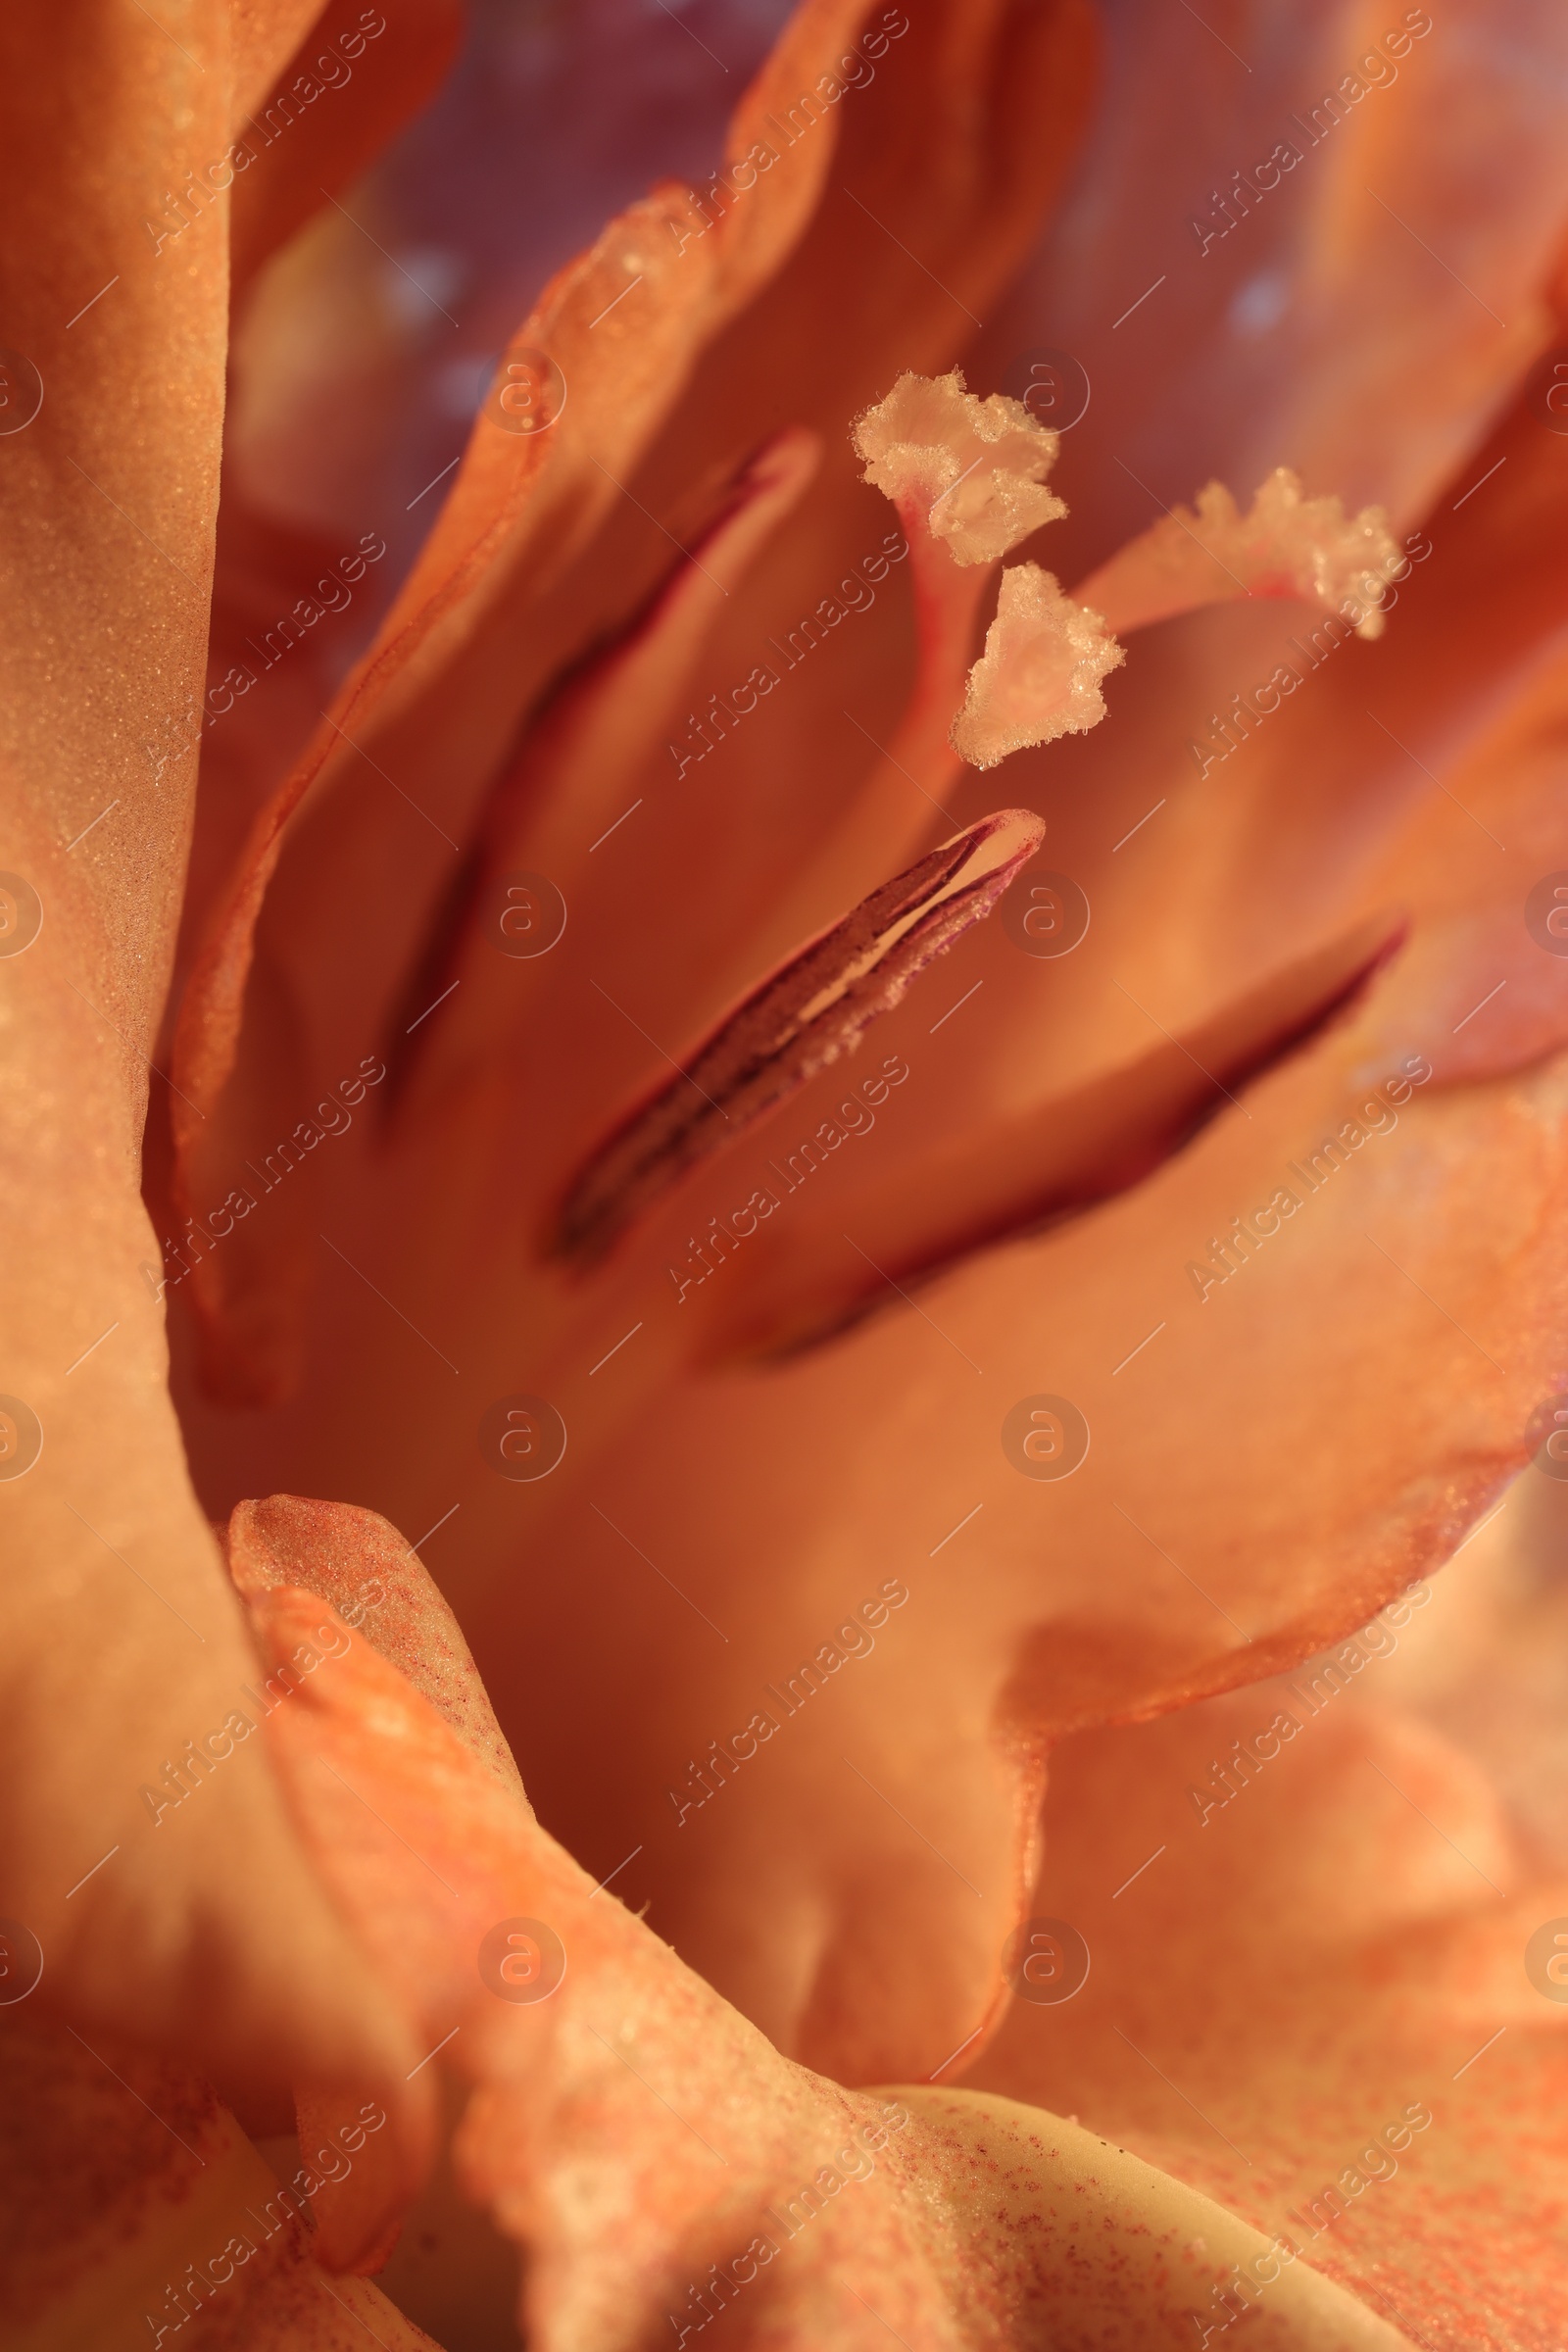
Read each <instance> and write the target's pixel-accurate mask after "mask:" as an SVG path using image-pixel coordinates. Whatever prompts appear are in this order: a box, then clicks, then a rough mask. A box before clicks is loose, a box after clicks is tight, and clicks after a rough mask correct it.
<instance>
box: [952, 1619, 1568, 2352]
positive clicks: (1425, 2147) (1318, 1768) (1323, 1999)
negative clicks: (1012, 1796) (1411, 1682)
mask: <svg viewBox="0 0 1568 2352" xmlns="http://www.w3.org/2000/svg"><path fill="white" fill-rule="evenodd" d="M1441 1599H1442V1594H1441V1592H1440V1593H1439V1595H1438V1596H1437V1599H1436V1600H1434V1599H1433V1598H1432V1597H1431V1596H1430V1595H1429V1593H1428V1592H1427V1590H1426V1588H1424V1587H1418V1588H1416V1590H1415V1592H1414V1593H1413V1594H1412V1596H1411V1599H1410V1601H1409V1602H1407V1603H1405V1604H1402V1605H1401V1606H1400V1607H1398V1608H1396V1609H1394V1610H1391V1611H1388V1612H1385V1613H1384V1615H1383V1616H1382V1617H1381V1618H1379V1619H1378V1620H1375V1621H1374V1622H1373V1624H1372V1625H1371V1626H1370V1628H1368V1629H1367V1630H1366V1631H1365V1632H1363V1633H1362V1634H1360V1635H1359V1636H1357V1637H1355V1638H1354V1639H1353V1640H1352V1641H1350V1642H1347V1643H1345V1644H1342V1645H1340V1646H1339V1647H1338V1648H1336V1649H1335V1650H1332V1651H1331V1652H1330V1653H1329V1654H1328V1655H1327V1657H1326V1658H1323V1659H1319V1660H1314V1661H1313V1662H1312V1663H1311V1664H1310V1665H1309V1666H1307V1667H1304V1668H1302V1669H1300V1670H1299V1671H1298V1672H1297V1673H1295V1674H1294V1675H1292V1676H1290V1677H1289V1678H1288V1679H1286V1680H1284V1681H1281V1682H1276V1683H1264V1684H1261V1685H1260V1686H1258V1687H1257V1688H1256V1689H1255V1690H1251V1691H1244V1692H1238V1693H1237V1694H1235V1695H1234V1696H1232V1697H1229V1698H1226V1699H1223V1700H1215V1701H1212V1702H1210V1703H1209V1704H1208V1705H1206V1706H1201V1707H1198V1708H1194V1709H1191V1710H1189V1711H1187V1712H1185V1713H1183V1714H1180V1715H1176V1716H1172V1717H1169V1718H1167V1719H1165V1720H1164V1721H1162V1722H1160V1723H1157V1724H1153V1725H1149V1726H1145V1727H1143V1728H1141V1729H1134V1730H1125V1731H1119V1732H1109V1733H1100V1734H1096V1735H1093V1736H1091V1737H1089V1738H1087V1739H1085V1740H1075V1741H1069V1742H1068V1743H1067V1745H1066V1746H1064V1747H1063V1748H1061V1749H1060V1750H1058V1752H1057V1756H1056V1759H1055V1762H1054V1768H1053V1792H1052V1800H1051V1803H1050V1805H1049V1807H1048V1811H1047V1860H1046V1865H1045V1871H1044V1875H1043V1877H1042V1880H1041V1882H1040V1885H1039V1887H1037V1889H1036V1892H1035V1895H1034V1896H1033V1898H1032V1907H1033V1908H1034V1909H1036V1910H1037V1911H1039V1912H1040V1913H1042V1914H1052V1915H1054V1916H1057V1917H1059V1918H1062V1919H1066V1920H1068V1921H1069V1922H1070V1923H1071V1925H1072V1927H1073V1928H1074V1930H1075V1931H1076V1932H1077V1933H1078V1934H1079V1935H1081V1936H1084V1937H1085V1938H1086V1939H1087V1941H1088V1943H1089V1946H1090V1948H1091V1950H1092V1953H1093V1962H1092V1966H1091V1969H1090V1974H1089V1978H1088V1981H1087V1983H1086V1984H1085V1985H1084V1987H1083V1989H1082V1991H1081V1992H1080V1993H1078V1994H1077V1995H1075V1996H1074V1998H1073V1999H1072V2000H1071V2001H1070V2002H1069V2003H1066V2004H1063V2005H1061V2006H1059V2007H1053V2006H1051V2005H1049V2004H1040V2003H1031V2002H1027V2001H1020V2002H1019V2003H1018V2004H1017V2007H1016V2009H1015V2010H1014V2012H1013V2014H1012V2016H1011V2017H1010V2019H1009V2021H1008V2023H1007V2026H1006V2027H1005V2030H1004V2033H1003V2034H1002V2035H1001V2037H1000V2039H999V2041H998V2043H997V2045H996V2046H995V2048H994V2049H993V2051H992V2052H991V2053H990V2054H989V2055H988V2057H987V2058H986V2060H985V2061H984V2062H983V2064H982V2066H981V2067H980V2069H979V2070H978V2079H979V2080H980V2081H982V2082H985V2083H987V2084H988V2085H990V2086H992V2087H996V2088H1005V2089H1006V2090H1007V2091H1009V2092H1010V2093H1011V2094H1012V2095H1014V2096H1020V2095H1021V2096H1026V2097H1034V2098H1040V2099H1043V2100H1048V2101H1050V2102H1052V2103H1054V2104H1059V2105H1063V2106H1067V2107H1070V2108H1071V2109H1073V2110H1074V2111H1075V2112H1077V2113H1079V2114H1080V2115H1081V2117H1082V2119H1083V2121H1084V2123H1085V2124H1086V2125H1087V2126H1089V2127H1091V2128H1092V2129H1097V2130H1100V2131H1105V2132H1107V2133H1108V2134H1111V2135H1113V2136H1115V2137H1117V2138H1118V2139H1124V2140H1125V2141H1126V2142H1127V2144H1128V2145H1129V2146H1131V2147H1132V2148H1133V2149H1135V2150H1136V2151H1137V2152H1139V2153H1140V2154H1142V2155H1144V2156H1146V2157H1147V2158H1148V2159H1149V2160H1150V2161H1152V2162H1153V2163H1156V2164H1159V2165H1161V2166H1163V2167H1164V2168H1166V2169H1168V2170H1170V2171H1171V2172H1173V2173H1175V2174H1176V2175H1178V2177H1180V2178H1182V2179H1185V2180H1189V2181H1191V2182H1193V2183H1194V2184H1195V2185H1197V2186H1201V2187H1202V2188H1204V2189H1206V2190H1207V2191H1208V2193H1209V2194H1211V2195H1216V2196H1218V2197H1219V2198H1220V2199H1221V2200H1222V2201H1223V2202H1224V2203H1225V2204H1226V2205H1227V2206H1231V2207H1233V2208H1234V2209H1236V2210H1237V2211H1239V2212H1241V2213H1243V2214H1245V2215H1246V2216H1247V2217H1248V2218H1249V2219H1250V2221H1251V2222H1253V2223H1254V2224H1255V2225H1256V2226H1257V2227H1258V2228H1259V2229H1264V2230H1267V2231H1270V2232H1272V2231H1276V2230H1278V2231H1283V2232H1285V2233H1287V2234H1288V2235H1289V2236H1290V2237H1291V2238H1292V2239H1293V2240H1294V2241H1295V2242H1296V2243H1297V2245H1299V2247H1300V2249H1301V2251H1302V2254H1303V2256H1304V2258H1305V2260H1306V2261H1308V2262H1310V2263H1312V2264H1313V2265H1315V2266H1318V2267H1320V2268H1322V2269H1325V2270H1326V2271H1328V2273H1329V2274H1330V2275H1331V2276H1332V2277H1334V2278H1338V2279H1340V2280H1341V2281H1342V2282H1343V2283H1344V2284H1346V2285H1348V2287H1349V2288H1350V2289H1351V2291H1352V2292H1355V2293H1357V2294H1358V2295H1361V2296H1363V2297H1364V2298H1365V2300H1366V2302H1367V2303H1368V2305H1369V2306H1370V2307H1371V2308H1372V2309H1373V2310H1375V2311H1378V2312H1380V2313H1382V2314H1383V2315H1384V2316H1385V2317H1386V2318H1388V2319H1389V2320H1391V2321H1392V2322H1393V2323H1394V2324H1395V2325H1396V2326H1402V2327H1406V2328H1407V2329H1408V2330H1409V2333H1410V2335H1411V2336H1412V2337H1413V2338H1414V2339H1415V2340H1416V2341H1418V2342H1420V2343H1423V2344H1426V2345H1429V2346H1431V2347H1433V2348H1434V2352H1448V2348H1449V2347H1454V2348H1455V2352H1457V2348H1458V2347H1461V2346H1462V2347H1465V2348H1466V2352H1469V2348H1471V2347H1475V2348H1478V2352H1481V2348H1484V2352H1502V2348H1504V2347H1506V2352H1538V2348H1539V2352H1545V2348H1546V2347H1547V2346H1550V2345H1552V2344H1554V2343H1555V2341H1556V2339H1557V2336H1558V2333H1559V2332H1560V2330H1559V2327H1558V2319H1557V2314H1558V2312H1559V2310H1560V2308H1561V2303H1562V2297H1563V2292H1564V2285H1563V2260H1562V2204H1563V2200H1562V2192H1561V2186H1560V2179H1561V2167H1562V2158H1563V2150H1562V2144H1561V2143H1562V2131H1561V2098H1562V2082H1563V2069H1564V2061H1565V2050H1564V2043H1563V2034H1562V2032H1561V2030H1560V2029H1561V2027H1562V2024H1563V2017H1562V2011H1561V2009H1560V2007H1556V2006H1554V2005H1553V2001H1552V1999H1550V1998H1545V1997H1543V1981H1542V1980H1541V1979H1540V1977H1539V1973H1538V1980H1537V1981H1535V1982H1532V1980H1531V1978H1530V1977H1529V1976H1528V1975H1527V1973H1526V1968H1525V1965H1524V1961H1525V1956H1526V1949H1527V1946H1528V1945H1529V1943H1530V1939H1531V1937H1532V1936H1533V1935H1534V1933H1535V1931H1536V1930H1537V1929H1538V1928H1539V1927H1540V1926H1541V1925H1542V1924H1543V1923H1544V1922H1549V1921H1550V1920H1551V1919H1552V1918H1553V1917H1554V1916H1556V1915H1558V1914H1560V1913H1561V1912H1562V1911H1563V1909H1564V1902H1565V1894H1564V1889H1563V1887H1562V1884H1561V1881H1560V1879H1559V1880H1558V1881H1557V1882H1556V1883H1555V1884H1554V1883H1552V1882H1551V1881H1549V1880H1547V1881H1544V1880H1542V1879H1541V1878H1540V1877H1539V1875H1538V1874H1537V1872H1536V1871H1535V1870H1534V1869H1533V1868H1532V1867H1531V1864H1530V1862H1529V1860H1528V1858H1527V1856H1526V1855H1525V1854H1524V1853H1522V1852H1521V1850H1520V1846H1519V1843H1518V1840H1517V1838H1516V1837H1515V1836H1514V1834H1513V1832H1512V1831H1511V1829H1510V1828H1509V1826H1508V1824H1507V1822H1506V1820H1505V1819H1504V1818H1503V1817H1502V1816H1501V1814H1500V1812H1499V1809H1498V1807H1497V1805H1496V1803H1495V1799H1494V1797H1493V1796H1492V1794H1491V1792H1490V1791H1489V1790H1488V1789H1487V1787H1486V1785H1485V1783H1484V1781H1483V1779H1482V1778H1481V1776H1480V1775H1479V1774H1478V1773H1477V1771H1476V1770H1475V1768H1474V1766H1473V1765H1471V1764H1470V1763H1469V1762H1468V1761H1467V1760H1466V1759H1465V1758H1464V1757H1462V1756H1461V1755H1460V1754H1459V1753H1458V1752H1456V1751H1455V1750H1454V1749H1452V1748H1451V1747H1449V1746H1447V1745H1446V1743H1445V1742H1444V1741H1442V1740H1438V1739H1436V1738H1435V1737H1434V1736H1433V1735H1432V1733H1431V1732H1430V1731H1427V1730H1425V1729H1424V1728H1423V1727H1421V1726H1420V1725H1419V1724H1417V1723H1415V1722H1414V1721H1412V1720H1410V1719H1408V1718H1402V1717H1400V1716H1399V1715H1398V1714H1397V1713H1394V1712H1393V1711H1391V1710H1390V1709H1389V1708H1388V1707H1387V1705H1386V1704H1385V1703H1384V1702H1382V1701H1380V1699H1379V1696H1378V1691H1377V1689H1376V1688H1375V1687H1376V1686H1377V1685H1378V1680H1379V1677H1380V1676H1382V1675H1384V1674H1385V1673H1391V1672H1392V1671H1393V1670H1394V1666H1395V1665H1397V1659H1396V1657H1395V1653H1396V1652H1397V1651H1398V1650H1399V1649H1400V1648H1401V1647H1402V1645H1403V1644H1405V1643H1406V1642H1410V1641H1413V1640H1414V1639H1415V1638H1416V1637H1417V1635H1418V1634H1419V1631H1420V1618H1421V1617H1422V1615H1424V1614H1425V1613H1426V1611H1427V1609H1428V1607H1429V1606H1430V1607H1433V1608H1436V1607H1437V1606H1438V1605H1440V1604H1441ZM1412 1619H1414V1622H1413V1623H1412ZM1146 1860H1147V1862H1148V1867H1147V1869H1144V1870H1143V1872H1142V1875H1140V1876H1139V1877H1138V1878H1137V1880H1136V1882H1135V1883H1134V1884H1133V1885H1132V1886H1131V1887H1123V1882H1124V1881H1125V1880H1126V1879H1127V1877H1128V1874H1129V1873H1132V1872H1134V1871H1138V1870H1139V1869H1140V1866H1141V1865H1144V1864H1145V1863H1146ZM1118 1890H1120V1891H1118ZM1423 2118H1425V2119H1428V2120H1425V2121H1423V2120H1422V2119H1423ZM1233 2283H1234V2282H1233ZM1275 2292H1276V2289H1275V2288H1274V2287H1272V2286H1267V2287H1264V2288H1263V2289H1262V2290H1261V2291H1259V2288H1258V2285H1257V2282H1256V2279H1255V2278H1250V2279H1248V2278H1244V2279H1243V2281H1242V2284H1241V2288H1240V2289H1239V2290H1238V2291H1235V2293H1234V2301H1233V2309H1234V2312H1235V2314H1236V2320H1235V2321H1233V2324H1232V2326H1231V2327H1229V2328H1226V2329H1225V2332H1224V2333H1222V2334H1218V2335H1216V2336H1214V2337H1211V2338H1210V2342H1211V2343H1216V2342H1218V2343H1229V2342H1232V2341H1235V2340H1236V2337H1237V2333H1238V2331H1239V2330H1238V2326H1237V2322H1239V2321H1240V2317H1241V2314H1242V2313H1243V2312H1244V2311H1245V2310H1246V2309H1247V2308H1248V2306H1249V2305H1250V2304H1255V2305H1256V2306H1257V2309H1258V2313H1259V2319H1261V2317H1262V2316H1263V2315H1264V2314H1265V2313H1266V2311H1267V2309H1268V2306H1269V2303H1270V2302H1271V2300H1272V2298H1273V2296H1274V2294H1275ZM1205 2316H1207V2317H1211V2318H1213V2319H1215V2320H1216V2321H1218V2322H1219V2323H1220V2324H1221V2325H1223V2321H1224V2316H1225V2315H1224V2309H1223V2307H1222V2306H1219V2305H1217V2304H1216V2305H1211V2306H1210V2307H1209V2311H1208V2313H1207V2314H1206V2315H1205ZM1254 2324H1255V2323H1253V2322H1251V2321H1249V2322H1248V2323H1247V2327H1248V2331H1249V2332H1250V2329H1251V2327H1252V2326H1253V2325H1254Z"/></svg>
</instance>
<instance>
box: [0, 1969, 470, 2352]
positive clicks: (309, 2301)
mask: <svg viewBox="0 0 1568 2352" xmlns="http://www.w3.org/2000/svg"><path fill="white" fill-rule="evenodd" d="M0 2077H3V2081H4V2092H5V2096H4V2115H5V2123H4V2127H3V2128H0V2179H3V2180H4V2187H5V2197H4V2223H3V2225H0V2280H3V2286H4V2293H5V2301H6V2342H7V2345H8V2346H14V2347H15V2352H130V2347H131V2346H133V2345H135V2346H146V2345H152V2346H155V2347H156V2346H158V2345H161V2344H163V2345H167V2344H170V2343H172V2342H177V2343H179V2344H182V2345H184V2344H188V2345H191V2346H193V2347H194V2348H195V2352H226V2348H227V2347H229V2346H238V2345H243V2346H244V2347H245V2348H246V2352H285V2347H286V2348H287V2352H349V2348H350V2347H351V2346H352V2345H354V2344H356V2343H357V2342H359V2341H362V2340H363V2338H364V2336H365V2335H366V2334H369V2335H372V2336H374V2338H375V2339H376V2341H377V2342H378V2343H380V2344H381V2345H382V2347H383V2352H421V2348H422V2352H430V2338H429V2337H428V2336H427V2335H424V2334H423V2333H422V2332H421V2331H420V2330H419V2329H418V2328H417V2327H413V2326H412V2325H411V2324H410V2322H409V2321H408V2320H406V2319H405V2318H404V2316H403V2314H402V2312H400V2311H399V2310H398V2309H397V2308H396V2306H395V2305H394V2304H392V2303H390V2302H389V2301H388V2300H387V2298H386V2297H385V2296H384V2295H382V2294H380V2293H379V2292H378V2291H377V2290H376V2289H375V2288H374V2287H373V2286H370V2285H368V2284H367V2283H366V2282H365V2281H364V2280H362V2279H359V2278H342V2279H329V2278H325V2277H323V2275H322V2273H321V2271H320V2270H319V2268H318V2266H317V2264H316V2262H315V2261H314V2259H313V2258H312V2251H311V2248H312V2242H313V2234H312V2233H313V2229H315V2227H316V2226H317V2224H318V2222H319V2220H320V2219H321V2218H324V2217H325V2216H327V2215H329V2214H330V2213H331V2211H332V2209H333V2206H334V2203H335V2201H336V2200H337V2199H338V2198H339V2197H341V2196H343V2195H344V2194H346V2193H349V2190H350V2188H351V2186H352V2182H353V2180H354V2178H355V2175H356V2171H357V2169H358V2167H359V2166H360V2165H361V2164H363V2162H364V2161H365V2151H367V2150H369V2149H373V2148H374V2147H375V2145H376V2144H377V2134H378V2133H380V2132H381V2131H384V2129H385V2126H386V2120H387V2119H386V2113H385V2110H384V2109H383V2108H381V2107H380V2106H378V2105H377V2104H376V2103H375V2102H374V2101H373V2100H369V2101H362V2100H359V2099H356V2100H354V2101H353V2102H352V2103H342V2102H340V2103H339V2105H338V2106H337V2107H336V2109H335V2110H332V2111H331V2112H330V2117H329V2128H328V2130H327V2131H326V2132H325V2134H324V2135H323V2137H322V2139H319V2140H315V2139H312V2140H307V2141H306V2142H305V2144H304V2146H303V2147H302V2150H301V2155H302V2159H303V2162H302V2165H301V2166H300V2167H299V2168H298V2169H296V2170H294V2171H293V2172H291V2174H290V2176H289V2178H288V2180H286V2181H280V2180H278V2178H277V2177H276V2176H275V2175H274V2174H273V2173H272V2171H271V2170H270V2167H269V2166H268V2165H267V2164H266V2163H265V2162H264V2160H263V2158H262V2157H261V2156H260V2155H259V2154H258V2152H257V2150H256V2149H255V2148H254V2147H253V2146H252V2145H251V2143H250V2141H249V2140H248V2139H247V2138H246V2137H245V2134H244V2133H243V2132H242V2131H240V2130H239V2128H238V2126H237V2125H236V2124H235V2122H234V2119H233V2117H232V2116H231V2115H229V2114H228V2113H226V2111H225V2110H224V2109H223V2108H222V2107H221V2105H220V2103H219V2101H218V2100H217V2099H216V2098H215V2097H214V2095H213V2093H212V2091H211V2090H210V2089H208V2088H207V2087H206V2086H205V2085H204V2084H203V2083H200V2082H194V2081H192V2079H191V2078H190V2077H189V2075H187V2074H185V2073H183V2072H181V2071H180V2070H178V2069H176V2068H174V2067H172V2066H169V2065H157V2064H152V2063H149V2062H148V2061H146V2060H144V2059H140V2060H139V2059H137V2058H135V2057H133V2056H131V2055H130V2054H128V2053H127V2052H126V2051H125V2050H124V2049H123V2047H121V2046H120V2045H119V2044H118V2043H111V2044H110V2045H109V2054H108V2055H106V2054H105V2053H104V2050H103V2048H102V2046H101V2045H100V2046H89V2045H88V2044H87V2043H85V2042H84V2041H83V2040H82V2039H81V2038H80V2036H79V2035H75V2034H73V2033H71V2032H70V2031H69V2030H68V2029H65V2028H63V2027H53V2028H47V2027H42V2026H39V2025H37V2024H36V2023H30V2024H29V2023H28V2022H26V2021H25V2019H24V2018H23V2017H22V2016H21V2015H20V2014H14V2013H8V2015H7V2017H6V2021H5V2025H4V2027H3V2029H0ZM377 2119H379V2120H377ZM318 2150H319V2153H318ZM351 2151H352V2153H351Z"/></svg>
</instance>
